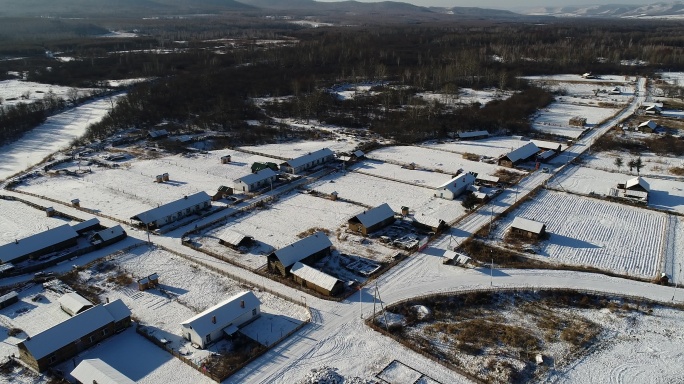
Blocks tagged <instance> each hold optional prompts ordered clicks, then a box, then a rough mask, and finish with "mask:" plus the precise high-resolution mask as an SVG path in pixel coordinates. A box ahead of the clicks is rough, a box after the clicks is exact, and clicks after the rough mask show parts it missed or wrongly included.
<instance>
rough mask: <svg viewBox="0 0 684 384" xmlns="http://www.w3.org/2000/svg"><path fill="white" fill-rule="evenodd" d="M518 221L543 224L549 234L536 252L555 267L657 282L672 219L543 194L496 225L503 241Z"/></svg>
mask: <svg viewBox="0 0 684 384" xmlns="http://www.w3.org/2000/svg"><path fill="white" fill-rule="evenodd" d="M515 217H523V218H526V219H530V220H534V221H538V222H542V223H544V224H546V227H547V232H548V233H549V234H550V237H549V239H548V240H541V241H539V242H538V243H537V244H536V245H535V246H534V248H535V253H537V255H539V256H540V257H541V258H543V259H546V258H548V260H549V261H551V262H559V263H564V264H570V265H576V266H589V267H595V268H599V269H603V270H607V271H611V272H614V273H620V274H625V275H630V276H635V277H640V278H644V279H652V278H655V277H656V275H657V273H658V272H660V269H661V263H662V262H663V261H664V260H663V258H664V255H665V251H666V249H665V247H666V244H665V234H666V230H667V215H666V214H663V213H658V212H653V211H649V210H645V209H641V208H637V207H632V206H628V205H623V204H618V203H611V202H604V201H601V200H597V199H592V198H588V197H581V196H576V195H571V194H567V193H562V192H552V191H546V190H542V191H541V192H540V193H539V194H538V195H537V196H536V197H535V198H534V199H533V200H531V201H529V202H526V203H524V204H523V205H522V206H520V208H518V209H516V210H515V211H513V212H511V213H510V214H509V215H508V216H507V217H505V218H503V219H501V220H500V221H499V222H497V225H496V230H495V231H494V236H495V238H497V239H503V237H504V235H505V234H506V231H507V230H508V228H509V226H510V224H511V223H512V221H513V219H514V218H515Z"/></svg>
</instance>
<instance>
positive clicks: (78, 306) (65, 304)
mask: <svg viewBox="0 0 684 384" xmlns="http://www.w3.org/2000/svg"><path fill="white" fill-rule="evenodd" d="M57 301H59V305H60V306H61V307H62V308H63V309H64V310H65V311H66V312H67V313H68V314H70V315H74V314H77V313H79V312H81V311H82V310H83V309H84V308H87V307H92V306H93V303H91V302H90V301H88V299H86V298H85V297H83V296H81V295H79V294H78V293H76V292H69V293H65V294H64V295H62V297H60V298H59V299H58V300H57Z"/></svg>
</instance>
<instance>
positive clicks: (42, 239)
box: [0, 224, 78, 264]
mask: <svg viewBox="0 0 684 384" xmlns="http://www.w3.org/2000/svg"><path fill="white" fill-rule="evenodd" d="M77 240H78V232H76V231H75V230H74V228H73V227H72V226H70V225H69V224H64V225H61V226H59V227H56V228H52V229H49V230H47V231H44V232H40V233H37V234H35V235H32V236H29V237H26V238H23V239H21V240H15V241H14V242H12V243H8V244H5V245H2V246H0V261H1V262H2V263H3V264H4V263H8V262H12V263H18V262H21V261H24V260H27V259H29V258H36V257H39V256H42V255H46V254H48V253H51V252H56V251H60V250H62V249H65V248H69V247H73V246H75V245H76V244H77Z"/></svg>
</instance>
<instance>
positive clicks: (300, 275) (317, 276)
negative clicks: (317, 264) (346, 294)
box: [290, 262, 344, 296]
mask: <svg viewBox="0 0 684 384" xmlns="http://www.w3.org/2000/svg"><path fill="white" fill-rule="evenodd" d="M290 272H292V276H293V278H294V281H296V282H297V283H298V284H300V285H301V286H302V287H306V288H309V289H313V290H314V291H316V292H318V293H321V294H324V295H327V296H335V295H337V294H338V293H340V292H342V290H343V289H344V283H342V281H340V280H339V279H337V278H336V277H333V276H330V275H328V274H327V273H324V272H321V271H319V270H317V269H315V268H311V267H309V266H308V265H306V264H302V263H300V262H296V263H295V264H294V265H293V266H292V270H291V271H290Z"/></svg>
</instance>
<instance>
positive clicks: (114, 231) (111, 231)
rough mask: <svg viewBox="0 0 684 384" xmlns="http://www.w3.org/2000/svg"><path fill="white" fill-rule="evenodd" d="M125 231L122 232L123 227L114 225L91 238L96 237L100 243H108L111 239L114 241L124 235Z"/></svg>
mask: <svg viewBox="0 0 684 384" xmlns="http://www.w3.org/2000/svg"><path fill="white" fill-rule="evenodd" d="M125 234H126V231H124V229H123V227H122V226H121V225H115V226H113V227H111V228H107V229H103V230H101V231H100V232H97V233H96V234H95V235H93V236H97V237H99V238H100V240H102V241H109V240H111V239H114V238H116V237H119V236H121V235H125Z"/></svg>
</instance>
